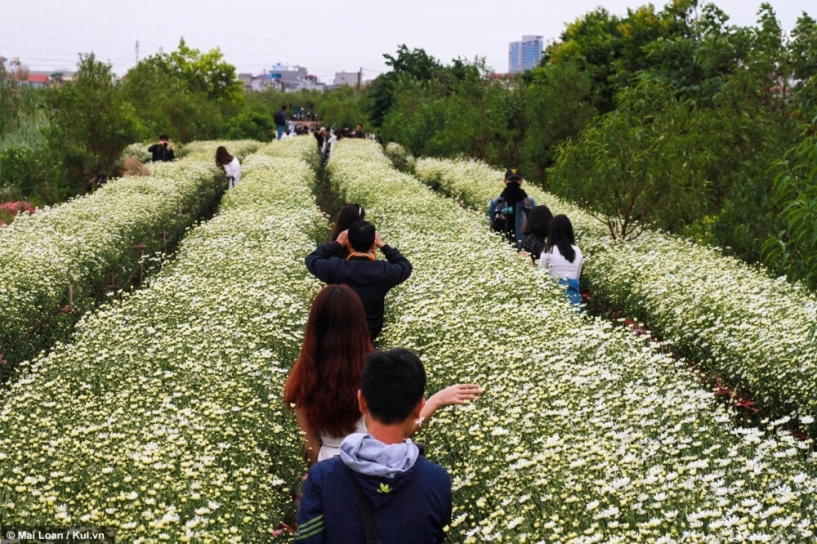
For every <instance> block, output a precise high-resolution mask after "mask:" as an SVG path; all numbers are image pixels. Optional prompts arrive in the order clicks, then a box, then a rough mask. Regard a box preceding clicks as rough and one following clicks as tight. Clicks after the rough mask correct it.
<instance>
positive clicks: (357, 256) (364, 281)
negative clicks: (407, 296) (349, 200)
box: [306, 221, 412, 341]
mask: <svg viewBox="0 0 817 544" xmlns="http://www.w3.org/2000/svg"><path fill="white" fill-rule="evenodd" d="M347 244H348V245H349V247H350V249H351V253H350V254H349V256H348V257H346V258H345V259H342V258H340V257H337V254H338V250H339V249H340V248H341V247H344V246H346V245H347ZM375 248H380V251H382V252H383V255H384V256H385V257H386V260H385V261H380V260H377V257H376V251H375ZM306 267H307V269H309V272H310V273H311V274H312V275H313V276H315V277H316V278H318V279H319V280H321V281H322V282H324V283H326V284H342V285H348V286H349V287H351V288H352V289H353V290H354V291H355V292H356V293H357V295H358V296H359V297H360V300H361V301H362V302H363V309H364V310H365V311H366V323H367V324H368V326H369V334H370V335H371V337H372V341H374V340H375V339H376V338H377V336H378V335H379V334H380V331H381V330H382V329H383V312H384V305H385V300H386V294H387V293H388V292H389V290H390V289H391V288H392V287H394V286H396V285H399V284H401V283H403V282H404V281H406V280H407V279H408V278H409V276H410V275H411V271H412V266H411V263H410V262H409V261H408V259H406V258H405V257H404V256H403V255H402V254H401V253H400V251H398V250H397V249H396V248H393V247H391V246H389V245H387V244H385V243H384V242H383V240H381V239H380V235H379V234H378V233H377V232H376V231H375V228H374V225H372V224H371V223H369V222H368V221H356V222H355V223H352V226H350V227H349V230H347V231H344V232H342V233H341V234H340V235H339V236H338V239H337V240H335V241H334V242H327V243H325V244H323V245H322V246H320V247H319V248H317V249H316V250H315V251H313V252H312V253H310V254H309V256H308V257H307V258H306Z"/></svg>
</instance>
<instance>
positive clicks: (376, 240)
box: [374, 232, 386, 249]
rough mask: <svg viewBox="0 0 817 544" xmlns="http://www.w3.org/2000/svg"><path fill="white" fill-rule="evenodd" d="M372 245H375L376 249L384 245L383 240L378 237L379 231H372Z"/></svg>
mask: <svg viewBox="0 0 817 544" xmlns="http://www.w3.org/2000/svg"><path fill="white" fill-rule="evenodd" d="M374 245H376V246H377V247H378V249H383V246H385V245H386V244H384V243H383V240H381V239H380V233H379V232H375V233H374Z"/></svg>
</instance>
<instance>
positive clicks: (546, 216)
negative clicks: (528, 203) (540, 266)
mask: <svg viewBox="0 0 817 544" xmlns="http://www.w3.org/2000/svg"><path fill="white" fill-rule="evenodd" d="M552 219H553V214H552V213H550V208H548V207H547V206H535V207H534V208H533V209H532V210H531V211H530V213H529V214H528V219H527V221H525V224H524V225H522V234H523V235H524V237H523V238H522V249H520V250H519V253H520V255H524V256H525V257H530V259H531V261H532V264H536V262H537V261H538V260H539V255H541V254H542V251H543V250H544V249H545V243H546V242H547V237H548V225H550V222H551V220H552Z"/></svg>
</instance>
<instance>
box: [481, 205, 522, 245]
mask: <svg viewBox="0 0 817 544" xmlns="http://www.w3.org/2000/svg"><path fill="white" fill-rule="evenodd" d="M519 204H522V206H521V209H520V206H519ZM507 207H508V203H507V201H506V200H505V199H504V198H503V197H501V196H500V197H498V198H497V199H496V201H495V202H494V215H493V217H491V218H490V220H491V230H494V231H497V232H504V233H505V236H507V238H508V241H509V242H512V243H515V242H516V240H515V237H514V234H515V233H516V228H515V221H516V218H515V217H514V216H503V215H502V210H504V209H505V208H507ZM514 207H515V210H514V211H515V212H519V213H520V215H521V216H522V218H521V223H520V224H521V225H524V224H525V223H526V222H527V220H528V214H529V213H530V210H531V202H530V198H525V199H524V200H522V201H521V202H517V204H516V206H514Z"/></svg>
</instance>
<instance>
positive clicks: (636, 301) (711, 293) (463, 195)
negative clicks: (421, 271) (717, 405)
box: [416, 159, 817, 436]
mask: <svg viewBox="0 0 817 544" xmlns="http://www.w3.org/2000/svg"><path fill="white" fill-rule="evenodd" d="M416 173H417V176H418V177H419V178H420V179H421V180H422V181H424V182H425V183H426V184H429V185H431V186H433V187H436V188H440V189H442V190H443V191H445V192H446V193H448V194H450V195H451V196H453V197H455V198H457V199H460V200H462V201H464V202H465V203H467V204H468V205H470V206H473V207H476V208H478V209H480V210H483V209H485V208H487V203H488V201H489V200H490V199H491V198H493V197H495V196H496V195H497V194H499V192H500V191H501V189H502V178H503V175H502V173H501V172H499V171H497V170H493V169H491V168H490V167H488V166H487V165H485V164H482V163H478V162H473V161H450V160H436V159H421V160H418V161H417V164H416ZM525 189H526V190H527V192H528V194H529V195H530V196H532V197H534V198H535V199H536V202H537V203H538V204H545V205H547V206H548V207H549V208H550V209H551V211H552V212H553V213H554V214H558V213H564V214H566V215H567V216H568V217H570V219H571V221H572V222H573V225H574V229H575V230H576V237H577V243H578V244H579V246H580V247H581V249H582V251H583V253H584V254H585V255H586V259H585V263H586V264H585V267H584V272H583V281H585V282H586V284H587V285H588V286H589V287H590V289H591V290H592V293H593V296H594V297H596V298H597V299H599V300H600V301H602V302H603V303H605V304H607V305H608V306H610V307H612V308H614V309H616V310H617V311H619V312H621V313H624V314H625V315H628V316H629V317H631V318H635V319H639V320H643V321H645V322H647V323H649V324H650V326H651V327H653V328H654V329H655V330H656V332H658V333H659V335H660V336H661V337H662V338H663V339H664V340H665V341H666V342H667V343H668V344H669V345H670V346H672V348H673V349H674V350H676V351H677V352H678V353H680V354H681V355H683V356H685V357H688V358H690V359H692V360H694V361H696V362H698V363H699V364H701V365H702V366H703V367H704V368H706V369H707V370H708V371H709V372H710V373H712V374H714V375H715V376H717V377H719V378H720V379H721V380H722V381H723V382H724V383H727V384H729V385H730V386H731V387H732V388H734V389H738V390H740V391H742V392H743V393H744V394H748V395H749V396H751V397H753V398H754V400H755V402H756V403H757V404H760V405H762V406H763V407H764V408H765V409H766V410H768V411H769V412H770V413H772V414H775V415H776V417H790V418H792V421H791V422H790V425H795V426H799V427H800V428H801V429H802V430H803V431H804V432H806V433H807V434H810V435H811V436H815V435H816V434H817V424H815V423H814V421H815V417H817V342H815V340H814V338H813V333H812V329H813V328H814V327H815V325H817V297H815V296H814V295H813V294H812V293H810V292H808V291H807V290H806V289H805V288H803V287H802V286H800V285H792V284H790V283H788V282H787V281H786V280H785V278H778V279H773V278H770V277H769V276H768V275H767V274H765V273H764V272H763V271H762V270H759V269H756V268H753V267H751V266H748V265H746V264H745V263H743V262H741V261H739V260H737V259H734V258H731V257H724V256H723V255H721V254H720V253H719V252H718V251H717V250H716V249H714V248H709V247H704V246H701V245H698V244H694V243H692V242H689V241H686V240H683V239H680V238H677V237H674V236H670V235H667V234H664V233H660V232H655V231H647V232H645V233H643V234H642V235H641V236H640V237H639V238H638V239H636V240H635V241H630V242H621V241H613V240H612V239H611V238H610V237H609V236H608V233H607V231H606V229H605V227H604V226H602V224H601V223H600V222H598V221H597V220H595V219H593V218H592V217H591V216H590V215H589V214H587V213H586V212H584V211H582V210H581V209H580V208H578V207H576V206H575V205H571V204H568V203H566V202H564V201H562V200H560V199H558V198H556V197H554V196H553V195H551V194H549V193H546V192H545V191H543V190H541V189H539V188H538V187H534V186H530V185H526V186H525Z"/></svg>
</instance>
